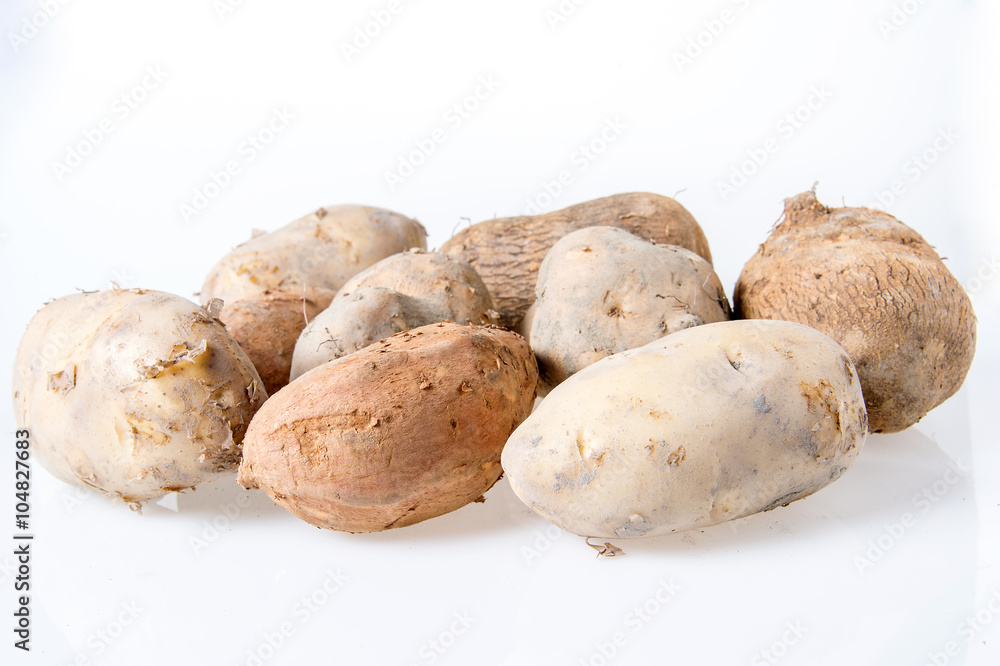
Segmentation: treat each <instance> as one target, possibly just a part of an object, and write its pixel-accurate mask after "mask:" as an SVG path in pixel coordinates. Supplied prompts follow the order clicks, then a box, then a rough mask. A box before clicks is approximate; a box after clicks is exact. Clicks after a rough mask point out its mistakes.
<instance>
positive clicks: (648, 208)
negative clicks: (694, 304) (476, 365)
mask: <svg viewBox="0 0 1000 666" xmlns="http://www.w3.org/2000/svg"><path fill="white" fill-rule="evenodd" d="M594 226H611V227H619V228H622V229H625V230H626V231H629V232H631V233H633V234H635V235H636V236H639V237H641V238H645V239H648V240H651V241H655V242H656V243H659V244H661V245H679V246H681V247H683V248H686V249H688V250H691V251H692V252H694V253H695V254H698V255H700V256H701V257H703V258H704V259H705V260H706V261H708V262H709V263H711V261H712V255H711V253H710V252H709V249H708V241H707V240H706V239H705V234H704V233H703V232H702V230H701V227H699V226H698V223H697V222H696V221H695V219H694V218H693V217H692V216H691V214H690V213H689V212H688V211H687V210H686V209H685V208H684V206H682V205H680V204H679V203H677V202H676V201H674V200H673V199H671V198H670V197H664V196H660V195H658V194H646V193H633V194H617V195H615V196H611V197H605V198H603V199H595V200H593V201H588V202H585V203H581V204H577V205H575V206H570V207H569V208H564V209H562V210H557V211H553V212H551V213H546V214H544V215H534V216H521V217H506V218H499V219H493V220H486V221H485V222H480V223H479V224H474V225H472V226H471V227H469V228H467V229H463V230H462V231H460V232H459V233H457V234H455V236H454V237H453V238H451V240H449V241H448V242H446V243H445V244H444V245H442V246H441V251H442V252H447V253H448V254H453V255H455V256H456V257H461V258H462V259H464V260H465V261H467V262H469V263H470V264H472V267H473V268H474V269H476V271H477V272H478V273H479V275H480V276H481V277H482V278H483V282H485V283H486V287H487V288H488V289H489V291H490V295H491V296H492V297H493V302H494V304H495V306H496V308H497V310H498V311H499V312H500V324H501V325H502V326H505V327H507V328H510V329H517V328H518V326H519V324H520V322H521V319H522V318H523V317H524V314H525V311H526V310H527V309H528V307H529V306H530V305H531V303H532V301H534V300H535V283H536V282H537V279H538V268H539V266H540V265H541V263H542V260H543V259H544V258H545V254H546V253H547V252H548V251H549V249H550V248H551V247H552V246H553V245H555V243H556V241H557V240H559V239H560V238H562V237H563V236H565V235H566V234H568V233H569V232H571V231H575V230H577V229H582V228H584V227H594Z"/></svg>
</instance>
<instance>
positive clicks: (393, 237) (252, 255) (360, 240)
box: [201, 205, 427, 303]
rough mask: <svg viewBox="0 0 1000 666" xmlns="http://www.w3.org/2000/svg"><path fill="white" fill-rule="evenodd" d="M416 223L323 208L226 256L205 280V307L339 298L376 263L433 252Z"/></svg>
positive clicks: (366, 210) (351, 208)
mask: <svg viewBox="0 0 1000 666" xmlns="http://www.w3.org/2000/svg"><path fill="white" fill-rule="evenodd" d="M426 239H427V231H426V230H425V229H424V227H423V225H421V224H420V223H419V222H417V221H416V220H411V219H410V218H408V217H404V216H402V215H400V214H399V213H394V212H392V211H389V210H385V209H382V208H372V207H371V206H356V205H340V206H329V207H327V208H320V209H319V210H317V211H316V212H314V213H311V214H309V215H306V216H305V217H303V218H301V219H298V220H296V221H294V222H292V223H291V224H288V225H286V226H284V227H282V228H281V229H278V230H276V231H273V232H271V233H264V234H258V235H255V236H254V237H253V238H252V239H250V240H249V241H247V242H246V243H243V244H242V245H240V246H238V247H236V248H235V249H233V250H232V251H231V252H229V254H227V255H226V256H224V257H223V258H222V259H221V260H220V261H219V262H218V263H217V264H216V265H215V267H214V268H212V270H211V271H210V272H209V274H208V277H206V278H205V284H204V285H203V286H202V288H201V302H202V303H207V302H208V301H210V300H211V299H213V298H221V299H222V300H223V301H225V302H226V303H232V302H234V301H240V300H245V299H248V298H253V297H256V296H259V295H260V294H262V293H263V292H265V291H276V290H283V289H299V290H301V288H302V287H314V288H322V289H330V290H333V291H334V292H335V291H337V290H338V289H340V287H341V286H343V284H344V282H346V281H347V280H348V278H350V277H352V276H353V275H355V274H356V273H357V272H358V271H361V270H363V269H365V268H368V267H369V266H371V265H372V264H374V263H375V262H376V261H379V260H381V259H384V258H386V257H388V256H391V255H393V254H396V253H397V252H403V251H404V250H409V249H410V248H413V247H418V248H426V247H427V240H426Z"/></svg>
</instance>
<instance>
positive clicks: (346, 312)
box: [291, 250, 496, 379]
mask: <svg viewBox="0 0 1000 666" xmlns="http://www.w3.org/2000/svg"><path fill="white" fill-rule="evenodd" d="M495 316H496V312H495V311H494V310H493V301H492V299H491V298H490V294H489V291H488V290H487V289H486V285H484V284H483V281H482V280H481V279H480V277H479V275H478V274H476V271H475V270H474V269H473V268H472V266H470V265H469V264H467V263H466V262H464V261H462V260H461V259H457V258H455V257H452V256H451V255H448V254H445V253H443V252H425V251H422V250H409V251H407V252H401V253H399V254H395V255H393V256H391V257H388V258H386V259H383V260H382V261H379V262H378V263H376V264H374V265H372V266H370V267H368V268H366V269H365V270H363V271H361V272H360V273H358V274H357V275H355V276H354V277H352V278H351V279H350V280H348V281H347V282H346V283H345V284H344V286H343V287H341V289H340V291H339V292H337V296H336V297H335V298H334V299H333V302H332V303H330V307H328V308H327V309H326V310H324V311H323V312H322V313H320V314H319V315H318V316H317V317H316V318H314V319H313V320H312V321H311V322H310V323H309V325H308V326H307V327H306V328H305V330H303V331H302V333H301V335H300V336H299V340H298V341H297V342H296V344H295V353H294V356H293V358H292V370H291V377H292V379H295V378H296V377H299V376H300V375H302V374H304V373H305V372H306V371H308V370H311V369H312V368H315V367H316V366H317V365H321V364H323V363H326V362H327V361H331V360H333V359H335V358H340V357H341V356H344V355H346V354H352V353H354V352H356V351H358V350H360V349H363V348H365V347H367V346H368V345H370V344H374V343H375V342H378V341H379V340H381V339H383V338H387V337H389V336H391V335H394V334H396V333H400V332H402V331H405V330H408V329H411V328H417V327H419V326H426V325H427V324H434V323H437V322H439V321H453V322H455V323H458V324H476V325H482V324H495V323H496V319H495Z"/></svg>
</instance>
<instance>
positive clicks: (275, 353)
mask: <svg viewBox="0 0 1000 666" xmlns="http://www.w3.org/2000/svg"><path fill="white" fill-rule="evenodd" d="M335 295H336V292H335V291H332V290H330V289H315V288H311V287H306V288H300V289H282V290H278V291H265V292H263V293H261V294H258V295H257V296H252V297H250V298H247V299H244V300H241V301H233V302H232V303H227V304H226V305H225V307H223V308H222V313H221V314H220V315H219V318H220V319H221V320H222V323H224V324H225V325H226V330H227V331H229V334H230V335H232V336H233V337H234V338H235V339H236V341H237V342H238V343H240V347H242V348H243V351H245V352H246V353H247V356H249V357H250V360H251V361H253V365H254V367H255V368H257V373H258V374H259V375H260V378H261V379H262V380H264V386H265V388H266V389H267V393H268V394H269V395H271V394H274V393H276V392H277V391H278V389H280V388H281V387H283V386H284V385H285V384H287V383H288V379H289V375H290V373H291V369H292V352H294V351H295V343H296V342H297V341H298V339H299V335H300V334H301V333H302V329H304V328H305V327H306V324H308V323H309V321H310V320H312V319H313V318H315V317H316V315H318V314H319V313H320V312H322V311H323V310H325V309H326V308H327V306H329V305H330V301H332V300H333V297H334V296H335Z"/></svg>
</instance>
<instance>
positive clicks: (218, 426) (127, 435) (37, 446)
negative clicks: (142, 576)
mask: <svg viewBox="0 0 1000 666" xmlns="http://www.w3.org/2000/svg"><path fill="white" fill-rule="evenodd" d="M217 304H218V303H217V302H216V303H215V304H213V305H217ZM13 395H14V416H15V420H16V421H17V424H18V425H17V427H18V428H25V429H28V430H30V431H31V440H32V455H34V456H35V458H36V459H37V460H38V461H39V462H40V463H41V464H42V466H43V467H45V468H46V469H47V470H49V471H50V472H51V473H52V474H53V475H55V476H56V477H57V478H59V479H61V480H63V481H65V482H66V483H71V484H74V485H77V486H82V487H87V488H93V489H96V490H99V491H101V492H103V493H105V494H106V495H109V496H114V497H118V498H121V499H122V500H124V501H125V502H128V503H130V504H132V505H134V506H137V505H138V504H139V503H140V502H142V501H144V500H149V499H153V498H155V497H160V496H162V495H164V494H165V493H168V492H171V491H179V490H183V489H185V488H192V487H194V486H196V485H198V484H199V483H201V482H203V481H207V480H210V479H212V478H214V477H216V476H218V475H219V474H222V473H226V472H232V471H233V470H234V469H235V468H236V466H237V465H238V463H239V460H240V445H241V443H242V441H243V435H244V432H245V431H246V428H247V425H248V424H249V423H250V418H251V416H253V413H254V412H255V411H256V410H257V408H258V407H259V406H260V405H261V403H263V402H264V400H265V399H266V398H267V394H266V392H265V390H264V388H263V386H262V384H261V380H260V377H259V376H258V375H257V372H256V370H254V367H253V364H252V363H251V362H250V359H249V358H247V356H246V354H245V353H244V352H243V350H242V349H240V346H239V345H238V344H237V343H236V341H235V340H234V339H233V338H232V337H231V336H230V335H229V334H228V333H227V332H226V329H225V328H224V327H223V326H222V324H221V323H220V322H219V321H218V320H217V319H216V318H215V312H214V311H207V310H205V309H203V308H201V307H199V306H197V305H195V304H194V303H192V302H190V301H188V300H186V299H183V298H181V297H180V296H174V295H172V294H165V293H162V292H157V291H144V290H142V289H130V290H127V291H126V290H119V289H115V290H110V291H99V292H85V293H81V294H73V295H71V296H65V297H63V298H59V299H56V300H55V301H52V302H50V303H49V304H48V305H46V306H45V307H43V308H42V309H41V310H40V311H39V312H38V313H37V314H36V315H35V316H34V317H33V318H32V320H31V322H30V323H29V324H28V327H27V329H26V330H25V332H24V336H23V337H22V338H21V343H20V345H19V346H18V349H17V357H16V359H15V361H14V382H13Z"/></svg>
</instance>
